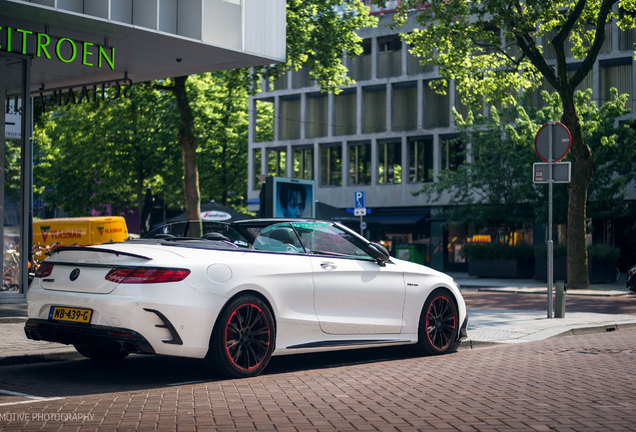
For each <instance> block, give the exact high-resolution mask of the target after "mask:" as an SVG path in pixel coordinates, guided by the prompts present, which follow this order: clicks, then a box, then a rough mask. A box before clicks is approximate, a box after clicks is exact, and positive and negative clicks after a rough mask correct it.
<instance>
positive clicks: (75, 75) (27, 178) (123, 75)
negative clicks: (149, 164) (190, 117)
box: [0, 0, 285, 302]
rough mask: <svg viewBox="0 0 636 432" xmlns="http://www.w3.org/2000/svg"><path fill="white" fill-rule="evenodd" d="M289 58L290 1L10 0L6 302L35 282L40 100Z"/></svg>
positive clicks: (0, 23) (6, 21) (0, 101)
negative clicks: (35, 150) (30, 265)
mask: <svg viewBox="0 0 636 432" xmlns="http://www.w3.org/2000/svg"><path fill="white" fill-rule="evenodd" d="M284 60H285V1H284V0H100V1H95V0H33V1H23V0H0V106H3V107H5V115H4V116H0V160H4V159H5V154H11V155H12V156H14V157H15V159H14V160H13V162H10V163H9V164H7V166H3V167H2V173H3V175H1V176H0V183H1V186H0V193H2V196H1V197H0V220H3V223H2V224H0V231H1V233H2V235H0V237H1V238H3V245H4V248H3V250H4V256H5V260H4V266H3V272H4V278H3V284H2V288H0V302H10V301H24V294H25V290H26V287H27V286H28V278H27V271H26V269H27V260H26V257H27V256H28V255H27V254H22V253H20V251H30V250H31V223H32V222H31V219H32V217H31V215H32V208H31V206H32V185H33V179H32V163H33V156H32V142H31V141H30V137H31V135H32V105H31V104H32V102H34V103H39V102H38V101H39V99H41V98H53V100H54V101H56V102H57V103H58V104H60V105H65V104H68V103H81V102H82V100H96V99H107V98H108V97H111V98H112V97H124V96H125V91H126V88H127V87H128V86H129V85H130V84H132V83H133V82H140V81H147V80H152V79H162V78H167V77H174V76H182V75H190V74H195V73H202V72H208V71H214V70H222V69H231V68H236V67H246V66H257V65H263V64H271V63H274V62H278V61H284ZM109 88H114V89H116V90H115V91H113V92H111V93H108V92H106V90H107V89H109ZM107 93H108V95H107ZM113 94H114V96H113ZM104 103H107V100H105V101H104ZM69 163H71V161H69ZM11 164H13V165H11ZM17 165H19V166H17ZM9 173H10V174H11V175H9ZM5 174H6V175H5Z"/></svg>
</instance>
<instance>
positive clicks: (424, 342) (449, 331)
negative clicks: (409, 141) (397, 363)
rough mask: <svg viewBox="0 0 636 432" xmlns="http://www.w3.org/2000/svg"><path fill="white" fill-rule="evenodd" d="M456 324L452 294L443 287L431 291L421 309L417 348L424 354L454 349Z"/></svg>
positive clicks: (455, 346)
mask: <svg viewBox="0 0 636 432" xmlns="http://www.w3.org/2000/svg"><path fill="white" fill-rule="evenodd" d="M457 326H458V313H457V306H456V305H455V301H454V299H453V297H452V295H451V294H450V293H449V292H448V291H447V290H444V289H437V290H435V291H433V292H432V293H431V295H430V296H429V297H428V299H427V300H426V303H424V308H423V309H422V315H421V317H420V326H419V335H418V343H417V345H418V348H419V349H420V350H421V351H423V352H424V353H426V354H445V353H447V352H450V351H455V350H456V349H457V347H458V345H459V341H458V340H457V331H458V330H457Z"/></svg>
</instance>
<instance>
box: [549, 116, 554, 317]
mask: <svg viewBox="0 0 636 432" xmlns="http://www.w3.org/2000/svg"><path fill="white" fill-rule="evenodd" d="M553 139H554V122H552V121H551V122H550V138H549V144H548V318H552V316H553V314H552V311H553V299H552V289H553V283H554V281H553V279H554V243H553V241H552V165H553V164H554V155H553V154H552V153H553V151H552V148H553Z"/></svg>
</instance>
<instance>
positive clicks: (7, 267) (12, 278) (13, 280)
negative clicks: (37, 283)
mask: <svg viewBox="0 0 636 432" xmlns="http://www.w3.org/2000/svg"><path fill="white" fill-rule="evenodd" d="M19 276H20V252H18V250H17V249H6V250H5V251H4V260H3V263H2V287H1V288H0V291H9V290H14V289H17V287H18V285H19Z"/></svg>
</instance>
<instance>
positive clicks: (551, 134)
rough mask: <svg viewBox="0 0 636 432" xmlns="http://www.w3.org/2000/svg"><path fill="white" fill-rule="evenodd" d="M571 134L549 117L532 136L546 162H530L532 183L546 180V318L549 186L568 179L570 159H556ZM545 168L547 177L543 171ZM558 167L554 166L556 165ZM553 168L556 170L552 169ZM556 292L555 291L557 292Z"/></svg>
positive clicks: (551, 283)
mask: <svg viewBox="0 0 636 432" xmlns="http://www.w3.org/2000/svg"><path fill="white" fill-rule="evenodd" d="M571 145H572V135H570V131H569V130H568V128H567V127H566V126H565V125H564V124H563V123H560V122H555V121H549V122H547V123H545V124H544V125H543V126H541V127H540V128H539V130H538V131H537V134H536V135H535V137H534V150H535V151H536V153H537V156H539V158H540V159H541V160H542V161H543V162H546V163H535V164H533V172H532V175H533V176H534V182H535V183H546V181H545V180H547V183H548V242H547V249H548V254H547V258H548V260H547V261H548V272H547V273H548V281H547V282H548V318H553V315H554V313H553V306H554V298H553V297H552V294H553V288H554V242H553V241H552V187H553V183H570V166H571V165H570V162H559V161H560V160H561V159H563V158H564V157H565V156H566V155H567V154H568V152H569V151H570V146H571ZM546 168H547V170H548V175H547V179H546V178H545V177H544V175H543V171H544V170H545V169H546ZM557 168H558V169H557ZM555 169H556V172H555ZM557 295H558V293H557Z"/></svg>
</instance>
